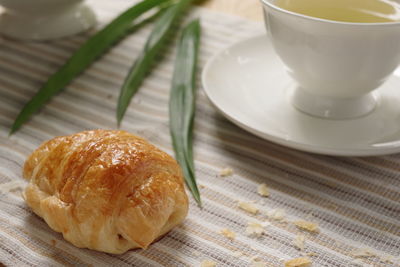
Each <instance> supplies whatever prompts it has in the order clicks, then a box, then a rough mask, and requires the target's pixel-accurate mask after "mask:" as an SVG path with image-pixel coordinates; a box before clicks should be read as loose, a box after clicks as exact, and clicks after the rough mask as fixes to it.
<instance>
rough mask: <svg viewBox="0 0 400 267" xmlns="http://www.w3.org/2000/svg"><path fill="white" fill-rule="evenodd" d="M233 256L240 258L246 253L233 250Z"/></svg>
mask: <svg viewBox="0 0 400 267" xmlns="http://www.w3.org/2000/svg"><path fill="white" fill-rule="evenodd" d="M232 255H233V257H235V258H240V257H242V256H243V255H244V254H243V253H242V252H240V251H235V252H233V254H232Z"/></svg>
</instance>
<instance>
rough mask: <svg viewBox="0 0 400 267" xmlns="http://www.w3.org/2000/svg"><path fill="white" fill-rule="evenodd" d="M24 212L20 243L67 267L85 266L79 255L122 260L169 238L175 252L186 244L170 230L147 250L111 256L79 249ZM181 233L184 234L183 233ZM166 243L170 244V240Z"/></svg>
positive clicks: (183, 238)
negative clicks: (70, 265)
mask: <svg viewBox="0 0 400 267" xmlns="http://www.w3.org/2000/svg"><path fill="white" fill-rule="evenodd" d="M26 211H27V212H28V213H29V214H28V215H27V216H26V217H25V220H24V227H23V228H22V227H21V229H19V230H21V231H22V232H23V233H25V234H26V237H25V238H23V239H24V241H22V239H20V240H21V242H23V243H24V244H25V245H26V246H27V247H29V248H30V249H32V250H33V251H35V252H37V253H38V254H41V255H42V256H45V257H48V258H50V259H52V260H54V261H56V262H58V263H61V264H63V265H64V264H67V265H69V264H70V263H71V261H73V263H74V265H75V264H78V265H80V264H82V265H85V261H84V260H83V259H82V260H81V259H80V258H81V257H80V256H79V254H81V256H90V255H88V254H91V255H92V256H96V258H97V259H99V256H100V258H103V259H104V260H106V258H109V257H112V258H121V259H122V258H125V257H126V256H128V255H129V254H130V253H131V252H135V253H140V252H142V251H147V252H150V253H151V250H152V246H153V245H154V244H156V243H158V242H161V243H162V242H163V240H164V239H170V238H171V239H173V240H174V241H177V244H174V249H175V250H176V249H178V250H179V249H180V248H181V247H183V246H186V245H187V243H188V242H186V241H187V240H186V234H182V233H179V237H178V238H175V237H172V235H174V236H175V234H176V233H175V232H174V229H172V230H170V231H169V232H167V233H165V234H164V235H162V236H159V237H158V238H157V239H156V240H154V241H153V242H152V243H151V244H150V245H149V247H148V248H147V249H141V248H134V249H130V250H128V251H127V252H125V253H123V254H111V253H105V252H101V251H96V250H92V249H88V248H79V247H76V246H74V245H73V244H71V243H70V242H68V241H67V240H65V239H64V237H63V235H62V234H61V233H59V232H56V231H54V230H53V229H51V228H50V227H49V226H48V225H47V223H46V222H45V221H44V220H43V219H42V218H41V217H39V216H37V215H36V214H35V213H33V212H32V211H31V210H30V209H29V208H28V207H26ZM181 225H182V224H181ZM181 225H178V226H177V227H180V226H181ZM183 232H184V233H185V231H183ZM166 241H167V242H168V243H170V242H169V241H170V240H166ZM32 243H34V244H38V245H39V246H35V245H34V244H32ZM175 243H176V242H175ZM71 252H72V253H71ZM130 256H132V255H131V254H130ZM85 258H86V257H85ZM100 260H101V259H100ZM123 261H124V262H125V260H123Z"/></svg>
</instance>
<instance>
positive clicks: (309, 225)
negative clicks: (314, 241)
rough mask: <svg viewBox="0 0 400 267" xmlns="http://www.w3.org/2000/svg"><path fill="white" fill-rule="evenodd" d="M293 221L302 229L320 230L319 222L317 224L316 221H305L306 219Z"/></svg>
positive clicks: (314, 231)
mask: <svg viewBox="0 0 400 267" xmlns="http://www.w3.org/2000/svg"><path fill="white" fill-rule="evenodd" d="M293 223H294V225H296V226H297V227H298V228H300V229H302V230H306V231H309V232H312V233H318V232H319V228H318V224H316V223H313V222H308V221H304V220H299V221H295V222H293Z"/></svg>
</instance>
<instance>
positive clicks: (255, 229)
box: [245, 222, 265, 238]
mask: <svg viewBox="0 0 400 267" xmlns="http://www.w3.org/2000/svg"><path fill="white" fill-rule="evenodd" d="M264 232H265V230H264V226H263V225H261V224H259V223H256V222H249V223H248V224H247V227H246V230H245V233H246V235H247V236H250V237H257V238H258V237H260V236H262V234H263V233H264Z"/></svg>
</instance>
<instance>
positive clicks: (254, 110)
mask: <svg viewBox="0 0 400 267" xmlns="http://www.w3.org/2000/svg"><path fill="white" fill-rule="evenodd" d="M202 82H203V87H204V89H205V91H206V93H207V95H208V97H209V99H210V100H211V102H212V103H213V104H214V105H215V106H216V107H217V108H218V109H219V110H220V111H221V112H222V114H224V115H225V116H226V117H227V118H228V119H229V120H231V121H232V122H234V123H235V124H237V125H238V126H240V127H242V128H243V129H245V130H247V131H249V132H251V133H253V134H255V135H257V136H260V137H262V138H264V139H267V140H269V141H271V142H275V143H278V144H281V145H284V146H287V147H291V148H295V149H299V150H303V151H307V152H313V153H319V154H325V155H336V156H372V155H383V154H393V153H397V152H400V71H397V75H396V72H395V74H394V75H392V77H391V78H390V79H389V80H388V81H387V82H386V83H385V84H384V85H383V86H382V87H381V88H379V89H378V91H377V92H375V94H376V96H377V99H378V103H377V107H376V108H375V110H374V111H372V112H371V113H370V114H368V115H367V116H364V117H361V118H357V119H349V120H328V119H321V118H316V117H312V116H310V115H307V114H305V113H302V112H300V111H298V110H297V109H296V108H294V107H293V106H292V104H291V103H290V102H289V96H290V94H291V90H292V88H294V82H293V81H292V80H291V79H290V77H289V75H288V74H287V73H286V71H285V67H284V65H283V63H282V62H281V61H280V59H279V58H278V56H277V55H276V54H275V52H274V50H273V47H272V44H271V42H270V41H269V39H268V38H267V37H266V36H259V37H254V38H251V39H248V40H245V41H242V42H239V43H237V44H235V45H233V46H231V47H229V48H226V49H224V50H223V51H221V52H219V53H218V54H217V55H215V56H214V57H213V58H211V59H210V60H209V62H208V63H207V64H206V66H205V68H204V70H203V73H202Z"/></svg>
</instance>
